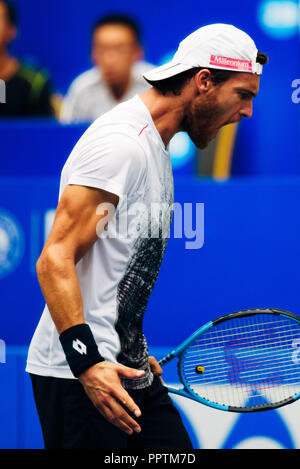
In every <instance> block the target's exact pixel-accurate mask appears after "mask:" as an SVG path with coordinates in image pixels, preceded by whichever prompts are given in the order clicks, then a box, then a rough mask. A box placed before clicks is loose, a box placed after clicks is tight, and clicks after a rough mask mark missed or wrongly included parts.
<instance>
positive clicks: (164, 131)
mask: <svg viewBox="0 0 300 469" xmlns="http://www.w3.org/2000/svg"><path fill="white" fill-rule="evenodd" d="M139 97H140V98H141V100H142V101H143V103H144V104H145V106H146V107H147V108H148V110H149V112H150V114H151V116H152V119H153V122H154V124H155V127H156V128H157V130H158V132H159V134H160V136H161V138H162V141H163V142H164V144H165V146H166V147H167V146H168V144H169V142H170V140H171V139H172V137H173V136H174V135H175V134H176V133H177V132H179V131H180V130H181V122H182V119H183V117H184V114H185V106H186V104H185V100H184V96H173V95H172V96H164V95H162V94H160V93H159V92H158V91H156V90H155V89H154V88H150V89H149V90H147V91H146V92H145V93H142V94H141V95H139Z"/></svg>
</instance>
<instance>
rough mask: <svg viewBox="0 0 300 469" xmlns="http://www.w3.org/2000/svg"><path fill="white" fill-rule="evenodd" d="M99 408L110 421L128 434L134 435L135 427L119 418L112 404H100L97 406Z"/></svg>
mask: <svg viewBox="0 0 300 469" xmlns="http://www.w3.org/2000/svg"><path fill="white" fill-rule="evenodd" d="M97 409H98V411H99V412H100V413H101V414H102V415H103V417H104V418H105V419H106V420H107V421H108V422H109V423H111V424H112V425H114V426H115V427H117V428H119V429H120V430H122V431H123V432H125V433H127V435H132V433H133V429H132V428H131V427H130V426H129V425H127V424H126V423H125V422H124V421H123V420H122V419H118V418H117V416H116V415H115V413H114V412H113V411H112V410H111V408H110V405H108V404H106V405H105V406H103V405H101V406H100V405H99V406H97Z"/></svg>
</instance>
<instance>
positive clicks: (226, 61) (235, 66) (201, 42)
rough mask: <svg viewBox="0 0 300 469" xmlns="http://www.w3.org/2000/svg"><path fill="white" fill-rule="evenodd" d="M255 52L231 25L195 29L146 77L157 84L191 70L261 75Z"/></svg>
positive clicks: (248, 42) (245, 38)
mask: <svg viewBox="0 0 300 469" xmlns="http://www.w3.org/2000/svg"><path fill="white" fill-rule="evenodd" d="M257 52H258V50H257V48H256V45H255V43H254V41H253V40H252V39H251V37H250V36H248V34H246V33H245V32H244V31H241V30H240V29H238V28H236V27H235V26H232V25H230V24H222V23H218V24H211V25H208V26H203V27H202V28H199V29H197V31H194V32H193V33H192V34H190V35H189V36H187V37H186V38H185V39H183V41H181V43H180V44H179V47H178V50H177V52H176V53H175V55H174V57H173V59H172V60H171V61H170V62H168V63H166V64H164V65H162V66H160V67H156V68H155V69H153V70H150V71H149V72H147V73H145V74H144V75H143V77H144V78H146V79H147V80H150V81H159V80H164V79H166V78H169V77H172V76H174V75H177V74H178V73H182V72H185V71H186V70H190V69H191V68H194V67H205V68H217V69H221V70H228V71H236V72H247V73H256V74H257V75H261V74H262V65H261V64H260V63H257V62H256V58H257Z"/></svg>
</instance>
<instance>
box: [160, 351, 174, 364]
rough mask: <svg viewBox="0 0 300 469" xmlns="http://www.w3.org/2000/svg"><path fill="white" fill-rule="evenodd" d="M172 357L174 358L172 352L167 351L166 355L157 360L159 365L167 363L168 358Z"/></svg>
mask: <svg viewBox="0 0 300 469" xmlns="http://www.w3.org/2000/svg"><path fill="white" fill-rule="evenodd" d="M172 358H174V353H173V352H171V353H169V354H168V355H166V356H165V357H164V358H162V359H161V360H159V362H158V363H159V364H160V365H162V366H163V365H165V364H166V363H168V362H169V361H170V360H172Z"/></svg>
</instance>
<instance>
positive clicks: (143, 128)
mask: <svg viewBox="0 0 300 469" xmlns="http://www.w3.org/2000/svg"><path fill="white" fill-rule="evenodd" d="M148 125H149V124H147V125H145V127H143V128H142V130H141V131H140V133H139V136H140V135H141V133H142V132H143V130H145V129H147V127H148Z"/></svg>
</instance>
